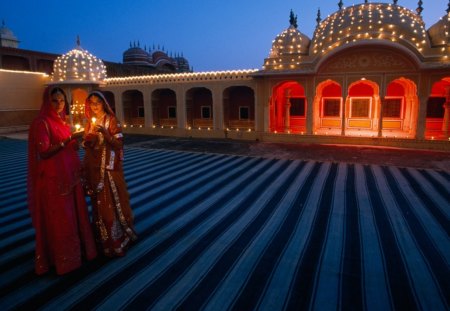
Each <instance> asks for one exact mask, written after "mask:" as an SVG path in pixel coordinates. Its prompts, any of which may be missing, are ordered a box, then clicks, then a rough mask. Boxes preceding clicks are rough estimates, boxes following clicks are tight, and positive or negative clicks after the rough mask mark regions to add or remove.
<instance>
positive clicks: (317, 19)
mask: <svg viewBox="0 0 450 311" xmlns="http://www.w3.org/2000/svg"><path fill="white" fill-rule="evenodd" d="M449 1H450V0H449ZM321 20H322V19H321V18H320V8H318V9H317V18H316V22H317V26H319V24H320V21H321Z"/></svg>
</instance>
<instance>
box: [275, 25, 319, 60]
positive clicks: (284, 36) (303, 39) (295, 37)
mask: <svg viewBox="0 0 450 311" xmlns="http://www.w3.org/2000/svg"><path fill="white" fill-rule="evenodd" d="M310 41H311V40H310V39H309V38H308V37H307V36H306V35H304V34H302V33H301V32H300V31H299V30H298V29H297V28H296V27H295V26H294V25H290V26H289V28H288V29H286V30H285V31H283V32H282V33H281V34H279V35H278V36H277V37H276V38H275V40H273V43H272V49H271V50H270V55H269V57H280V56H283V55H289V54H308V48H309V43H310Z"/></svg>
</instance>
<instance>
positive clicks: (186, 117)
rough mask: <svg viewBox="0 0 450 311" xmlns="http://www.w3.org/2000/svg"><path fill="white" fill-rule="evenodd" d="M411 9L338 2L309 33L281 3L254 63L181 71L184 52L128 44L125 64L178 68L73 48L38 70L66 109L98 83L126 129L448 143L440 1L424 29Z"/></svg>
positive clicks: (447, 21) (449, 16)
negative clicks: (49, 69)
mask: <svg viewBox="0 0 450 311" xmlns="http://www.w3.org/2000/svg"><path fill="white" fill-rule="evenodd" d="M421 11H422V7H421V4H419V6H418V8H417V9H415V10H412V9H409V8H406V7H403V6H401V5H399V4H398V1H396V0H393V1H392V3H367V1H364V3H360V4H355V5H352V6H347V7H345V6H344V5H343V3H342V1H340V2H339V4H338V8H337V11H336V12H334V13H333V14H331V15H329V16H328V17H326V18H324V19H322V18H321V17H320V11H318V13H317V18H316V22H317V24H316V29H315V31H314V34H313V36H312V38H309V37H308V36H306V35H305V34H303V33H302V32H301V29H298V27H297V17H296V16H294V13H293V12H292V11H291V15H290V19H289V27H287V29H285V30H282V31H281V32H280V34H279V35H278V36H276V38H275V39H274V40H273V43H272V48H271V50H270V51H268V57H267V58H266V59H264V60H262V64H263V65H262V68H261V69H258V70H236V71H220V72H188V71H190V70H189V65H188V63H187V61H186V60H185V59H184V58H183V57H182V56H176V57H174V58H172V60H168V59H166V58H164V57H161V56H160V54H159V53H160V51H157V50H156V49H154V50H152V51H150V50H149V51H148V52H147V50H146V49H140V48H139V46H136V45H134V46H130V49H129V50H128V51H127V52H126V53H124V63H125V58H126V57H127V60H129V59H130V57H134V58H133V60H129V62H130V63H133V62H134V63H136V64H137V63H139V65H140V66H149V67H151V68H155V67H157V66H158V65H157V64H159V66H160V68H166V69H167V68H169V69H171V68H172V69H173V68H175V67H176V66H178V67H180V66H184V67H183V68H185V72H175V73H173V72H159V73H157V74H136V75H128V76H119V75H114V74H110V73H109V72H108V70H107V69H105V66H104V65H103V64H102V61H101V60H98V59H96V58H95V57H94V56H92V55H87V54H86V55H85V54H82V53H83V50H82V49H81V48H79V49H78V51H79V52H80V53H81V54H80V55H78V56H77V55H76V53H75V54H74V53H73V51H70V52H69V53H67V54H65V55H63V56H60V57H59V58H57V59H56V61H55V62H54V65H53V74H52V75H51V76H49V77H48V78H45V79H47V80H48V81H46V83H50V84H58V85H61V86H63V87H65V88H66V89H67V90H68V91H69V94H71V99H72V100H71V101H72V107H71V111H72V117H73V119H77V118H79V119H81V115H78V112H79V111H80V113H81V110H80V107H81V105H82V103H84V98H85V97H86V95H87V93H88V92H89V91H90V90H91V89H93V88H99V89H100V90H101V91H102V92H104V94H105V95H106V97H107V98H108V100H109V101H110V103H111V104H112V105H113V106H114V109H115V111H116V114H117V116H118V117H119V119H120V120H121V121H122V122H123V125H124V127H125V128H126V131H129V132H132V133H145V134H154V135H167V136H183V137H215V138H224V137H227V138H235V139H251V140H255V139H256V140H262V141H286V142H294V141H301V142H312V143H314V142H316V143H351V144H368V145H388V146H404V147H405V146H406V147H408V146H415V145H416V146H419V145H420V146H419V147H426V148H439V149H449V144H450V133H449V131H450V128H449V123H450V59H449V55H450V33H449V27H450V2H449V5H448V8H447V11H445V8H442V12H443V14H442V15H443V16H442V18H441V19H440V20H439V21H436V23H435V24H433V25H431V26H430V27H429V28H426V26H425V24H424V22H423V20H422V17H421ZM82 55H85V56H82ZM61 60H64V61H63V62H61ZM82 60H84V62H83V61H82ZM91 60H92V62H91ZM67 62H71V64H72V65H71V66H69V67H64V65H63V64H64V63H67ZM158 62H159V63H158ZM176 62H178V63H177V64H178V65H176ZM88 63H89V64H93V65H92V66H91V65H89V66H88V65H86V64H88ZM180 64H181V65H180Z"/></svg>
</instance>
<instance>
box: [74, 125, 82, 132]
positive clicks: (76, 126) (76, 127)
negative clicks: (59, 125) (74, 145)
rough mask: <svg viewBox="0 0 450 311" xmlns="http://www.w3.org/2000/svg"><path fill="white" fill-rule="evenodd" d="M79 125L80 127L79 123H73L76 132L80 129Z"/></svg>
mask: <svg viewBox="0 0 450 311" xmlns="http://www.w3.org/2000/svg"><path fill="white" fill-rule="evenodd" d="M80 127H81V125H79V124H78V123H77V124H75V129H76V132H78V131H79V130H80Z"/></svg>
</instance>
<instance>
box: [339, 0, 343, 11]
mask: <svg viewBox="0 0 450 311" xmlns="http://www.w3.org/2000/svg"><path fill="white" fill-rule="evenodd" d="M338 6H339V10H341V9H342V7H343V6H344V3H343V2H342V0H339V3H338Z"/></svg>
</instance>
